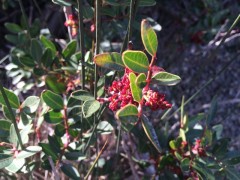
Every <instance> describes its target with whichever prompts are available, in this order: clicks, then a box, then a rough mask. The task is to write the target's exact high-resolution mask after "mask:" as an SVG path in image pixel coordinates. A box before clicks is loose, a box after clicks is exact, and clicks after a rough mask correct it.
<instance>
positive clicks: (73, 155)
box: [64, 151, 86, 161]
mask: <svg viewBox="0 0 240 180" xmlns="http://www.w3.org/2000/svg"><path fill="white" fill-rule="evenodd" d="M64 155H65V157H66V159H68V160H75V161H81V160H84V159H86V156H85V155H84V154H83V153H81V152H79V151H78V152H76V151H75V152H66V153H65V154H64Z"/></svg>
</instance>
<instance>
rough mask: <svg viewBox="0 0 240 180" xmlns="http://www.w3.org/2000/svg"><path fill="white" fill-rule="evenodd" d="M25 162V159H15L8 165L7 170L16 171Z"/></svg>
mask: <svg viewBox="0 0 240 180" xmlns="http://www.w3.org/2000/svg"><path fill="white" fill-rule="evenodd" d="M24 164H25V159H13V161H12V163H11V164H10V165H9V166H7V167H6V170H8V171H9V172H12V173H16V172H17V171H18V170H20V169H21V168H22V167H23V166H24Z"/></svg>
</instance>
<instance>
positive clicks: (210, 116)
mask: <svg viewBox="0 0 240 180" xmlns="http://www.w3.org/2000/svg"><path fill="white" fill-rule="evenodd" d="M216 113H217V96H214V98H213V100H212V102H211V107H210V110H209V112H208V116H207V120H206V122H207V125H208V126H209V124H210V122H212V121H213V119H214V117H215V116H216Z"/></svg>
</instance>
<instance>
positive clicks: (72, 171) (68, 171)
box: [61, 163, 80, 180]
mask: <svg viewBox="0 0 240 180" xmlns="http://www.w3.org/2000/svg"><path fill="white" fill-rule="evenodd" d="M61 170H62V172H63V173H64V174H65V175H67V176H68V177H70V178H71V179H74V180H79V179H80V174H79V173H78V170H77V169H76V168H75V167H74V166H72V165H71V164H65V163H63V164H62V166H61Z"/></svg>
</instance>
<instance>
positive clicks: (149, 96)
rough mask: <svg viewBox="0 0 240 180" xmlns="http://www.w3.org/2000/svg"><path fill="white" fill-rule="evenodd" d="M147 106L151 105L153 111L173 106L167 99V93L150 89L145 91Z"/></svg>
mask: <svg viewBox="0 0 240 180" xmlns="http://www.w3.org/2000/svg"><path fill="white" fill-rule="evenodd" d="M144 99H145V106H148V107H150V108H151V109H152V110H153V111H155V110H158V109H162V110H165V109H168V108H171V107H172V104H170V103H169V102H168V101H166V100H165V95H164V94H161V93H158V92H155V91H153V90H151V89H150V90H148V91H146V93H144Z"/></svg>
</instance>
